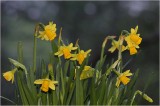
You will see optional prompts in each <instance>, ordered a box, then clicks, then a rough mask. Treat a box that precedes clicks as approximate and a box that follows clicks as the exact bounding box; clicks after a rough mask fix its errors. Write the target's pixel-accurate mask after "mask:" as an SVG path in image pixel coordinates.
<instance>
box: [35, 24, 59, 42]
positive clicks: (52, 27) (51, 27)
mask: <svg viewBox="0 0 160 106" xmlns="http://www.w3.org/2000/svg"><path fill="white" fill-rule="evenodd" d="M39 34H40V35H39V36H38V38H41V39H42V40H44V39H45V40H50V41H52V40H53V39H54V38H55V37H56V24H53V22H49V24H48V25H46V26H45V27H44V31H39Z"/></svg>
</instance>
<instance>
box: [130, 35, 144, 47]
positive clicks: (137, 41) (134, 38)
mask: <svg viewBox="0 0 160 106" xmlns="http://www.w3.org/2000/svg"><path fill="white" fill-rule="evenodd" d="M130 38H131V40H132V41H133V42H134V43H135V44H137V45H139V44H140V43H141V40H142V39H141V38H140V37H139V36H137V35H131V37H130Z"/></svg>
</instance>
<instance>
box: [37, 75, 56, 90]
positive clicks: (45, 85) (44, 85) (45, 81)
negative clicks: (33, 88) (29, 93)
mask: <svg viewBox="0 0 160 106" xmlns="http://www.w3.org/2000/svg"><path fill="white" fill-rule="evenodd" d="M34 84H42V86H41V90H42V91H44V92H48V90H49V88H50V89H52V90H55V84H58V81H52V80H50V79H48V78H46V79H38V80H35V81H34Z"/></svg>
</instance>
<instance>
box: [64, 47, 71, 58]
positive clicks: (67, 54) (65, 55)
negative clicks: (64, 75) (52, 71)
mask: <svg viewBox="0 0 160 106" xmlns="http://www.w3.org/2000/svg"><path fill="white" fill-rule="evenodd" d="M63 54H64V58H65V59H68V58H70V57H71V53H70V51H69V49H68V48H64V49H63Z"/></svg>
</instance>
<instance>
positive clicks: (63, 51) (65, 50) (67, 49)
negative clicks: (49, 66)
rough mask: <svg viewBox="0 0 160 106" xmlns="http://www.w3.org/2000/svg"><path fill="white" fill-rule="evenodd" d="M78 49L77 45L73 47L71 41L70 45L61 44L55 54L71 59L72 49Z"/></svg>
mask: <svg viewBox="0 0 160 106" xmlns="http://www.w3.org/2000/svg"><path fill="white" fill-rule="evenodd" d="M76 49H77V47H73V43H70V44H69V45H68V46H60V47H59V50H58V52H56V53H55V54H54V55H58V57H60V56H62V55H64V58H65V59H69V58H70V57H71V51H72V50H76Z"/></svg>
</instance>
